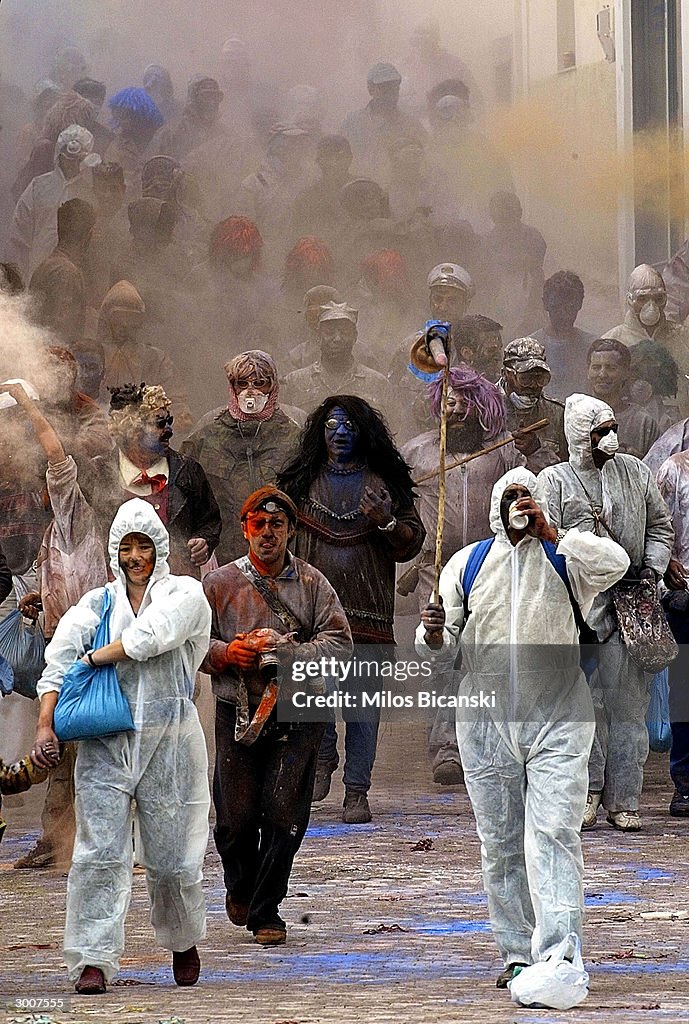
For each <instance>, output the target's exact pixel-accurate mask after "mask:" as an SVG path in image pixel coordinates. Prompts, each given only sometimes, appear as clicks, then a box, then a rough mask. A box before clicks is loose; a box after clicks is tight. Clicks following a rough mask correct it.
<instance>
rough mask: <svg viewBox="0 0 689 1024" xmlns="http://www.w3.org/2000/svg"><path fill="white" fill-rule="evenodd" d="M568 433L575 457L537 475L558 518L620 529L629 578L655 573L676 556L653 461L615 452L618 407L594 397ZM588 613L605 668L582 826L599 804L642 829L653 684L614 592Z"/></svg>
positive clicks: (597, 691) (617, 821) (584, 398)
mask: <svg viewBox="0 0 689 1024" xmlns="http://www.w3.org/2000/svg"><path fill="white" fill-rule="evenodd" d="M565 436H566V437H567V444H568V446H569V462H561V463H560V464H559V465H557V466H548V467H547V469H544V470H543V471H542V472H541V473H540V474H539V478H538V479H539V482H541V483H542V485H543V487H544V488H545V490H546V493H547V496H548V514H549V516H550V520H551V522H552V523H553V524H554V525H555V526H557V527H562V528H564V529H571V528H572V527H576V528H577V529H579V530H590V531H591V532H593V533H595V534H597V535H598V536H602V537H614V539H615V540H616V541H617V542H618V543H619V544H621V545H622V547H623V548H624V550H625V551H626V552H627V554H628V555H629V559H630V562H631V569H630V572H629V576H630V578H631V579H650V580H652V581H654V582H656V581H657V580H658V579H659V578H660V577H661V576H662V575H663V573H664V572H665V570H666V569H667V566H668V562H669V561H670V554H671V551H672V544H673V540H674V532H673V529H672V523H671V521H670V515H669V512H668V510H667V507H666V505H665V502H664V501H663V498H662V496H661V494H660V491H659V490H658V487H657V485H656V483H655V480H654V479H653V474H652V473H651V471H650V469H649V468H648V467H647V466H646V465H644V463H643V462H640V461H639V459H637V458H635V457H634V456H633V455H622V454H620V453H619V452H618V447H619V442H618V440H617V422H616V420H615V414H614V412H613V411H612V409H611V408H610V406H609V405H606V404H605V402H601V401H600V400H599V399H597V398H591V397H589V396H588V395H570V397H569V398H568V399H567V401H566V403H565ZM586 621H587V624H588V625H589V626H590V627H591V628H592V629H593V630H595V632H596V633H597V635H598V640H599V642H600V643H599V647H598V668H597V669H596V671H595V672H594V673H593V675H592V676H591V680H590V683H591V692H592V695H593V703H594V706H595V708H596V738H595V740H594V744H593V749H592V751H591V759H590V762H589V795H588V798H587V804H586V812H585V814H584V817H583V819H582V827H583V828H592V827H593V826H594V825H595V824H596V815H597V812H598V808H599V807H600V806H601V804H602V805H603V807H604V808H605V809H606V810H607V812H608V814H607V820H608V823H609V824H610V825H612V826H613V827H614V828H616V829H619V830H620V831H623V832H638V831H639V829H640V828H641V819H640V817H639V798H640V796H641V788H642V785H643V769H644V764H645V763H646V758H647V757H648V730H647V729H646V721H645V718H646V711H647V708H648V703H649V700H650V683H649V680H648V679H647V677H646V676H645V674H644V671H643V669H642V668H641V667H640V666H639V665H637V664H636V663H635V662H633V661H632V659H631V658H630V657H629V655H628V653H627V649H626V647H625V646H624V644H623V643H622V640H621V638H620V631H619V628H618V624H617V617H616V615H615V610H614V603H613V597H612V595H611V594H610V593H608V592H606V593H603V594H601V595H600V596H599V597H597V598H596V600H595V601H594V603H593V605H592V607H591V610H590V612H589V613H588V615H587V619H586Z"/></svg>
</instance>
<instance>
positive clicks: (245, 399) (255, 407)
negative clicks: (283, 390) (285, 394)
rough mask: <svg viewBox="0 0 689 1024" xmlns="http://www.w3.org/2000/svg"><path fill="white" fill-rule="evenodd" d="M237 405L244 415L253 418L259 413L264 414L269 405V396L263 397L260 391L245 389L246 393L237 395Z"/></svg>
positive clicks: (241, 392) (242, 392)
mask: <svg viewBox="0 0 689 1024" xmlns="http://www.w3.org/2000/svg"><path fill="white" fill-rule="evenodd" d="M237 404H238V405H239V408H240V409H241V410H242V412H243V413H245V414H246V415H247V416H251V415H253V414H254V413H257V412H263V410H264V409H265V407H266V405H267V404H268V395H263V394H261V392H260V391H254V389H253V388H245V389H244V391H240V392H239V394H238V395H237Z"/></svg>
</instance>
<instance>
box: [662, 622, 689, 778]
mask: <svg viewBox="0 0 689 1024" xmlns="http://www.w3.org/2000/svg"><path fill="white" fill-rule="evenodd" d="M666 615H667V621H668V623H669V625H670V629H671V630H672V632H673V635H674V637H675V640H676V641H677V643H678V644H679V654H678V656H677V657H676V658H675V660H674V661H671V662H670V668H669V671H668V675H669V681H670V726H671V729H672V747H671V748H670V776H671V778H672V781H673V782H674V784H675V787H676V789H677V790H678V791H679V792H680V793H681V794H682V796H686V795H687V794H689V714H688V713H687V712H688V711H689V611H685V612H680V611H676V610H675V609H674V608H668V609H666Z"/></svg>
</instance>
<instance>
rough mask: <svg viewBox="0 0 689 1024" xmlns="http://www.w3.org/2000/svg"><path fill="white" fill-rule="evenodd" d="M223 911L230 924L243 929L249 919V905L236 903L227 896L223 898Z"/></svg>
mask: <svg viewBox="0 0 689 1024" xmlns="http://www.w3.org/2000/svg"><path fill="white" fill-rule="evenodd" d="M225 910H226V911H227V916H228V917H229V919H230V921H231V922H232V924H236V925H239V927H240V928H243V927H244V925H245V924H246V922H247V918H248V917H249V904H248V903H236V902H235V901H234V900H233V899H231V898H230V896H229V895H227V896H226V897H225Z"/></svg>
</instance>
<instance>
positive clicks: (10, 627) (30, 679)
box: [0, 610, 45, 700]
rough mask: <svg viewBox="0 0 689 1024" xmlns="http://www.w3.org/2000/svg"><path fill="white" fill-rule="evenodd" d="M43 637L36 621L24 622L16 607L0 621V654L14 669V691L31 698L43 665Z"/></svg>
mask: <svg viewBox="0 0 689 1024" xmlns="http://www.w3.org/2000/svg"><path fill="white" fill-rule="evenodd" d="M44 653H45V637H44V636H43V633H42V632H41V627H40V626H39V625H38V623H36V622H32V623H29V624H27V622H26V620H25V619H24V617H23V615H22V613H21V612H20V611H19V610H15V611H13V612H10V613H9V615H7V616H6V617H5V618H4V619H3V620H2V622H0V656H1V657H2V658H4V660H5V661H6V662H7V663H8V664H9V666H10V668H11V669H12V672H13V673H14V692H15V693H20V694H21V695H22V697H28V698H29V700H33V699H34V697H35V696H36V683H37V682H38V680H39V679H40V678H41V673H42V672H43V669H44V668H45V658H44V657H43V655H44Z"/></svg>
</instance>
